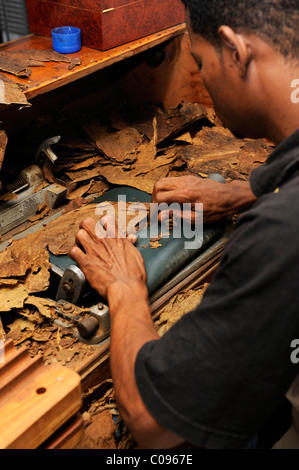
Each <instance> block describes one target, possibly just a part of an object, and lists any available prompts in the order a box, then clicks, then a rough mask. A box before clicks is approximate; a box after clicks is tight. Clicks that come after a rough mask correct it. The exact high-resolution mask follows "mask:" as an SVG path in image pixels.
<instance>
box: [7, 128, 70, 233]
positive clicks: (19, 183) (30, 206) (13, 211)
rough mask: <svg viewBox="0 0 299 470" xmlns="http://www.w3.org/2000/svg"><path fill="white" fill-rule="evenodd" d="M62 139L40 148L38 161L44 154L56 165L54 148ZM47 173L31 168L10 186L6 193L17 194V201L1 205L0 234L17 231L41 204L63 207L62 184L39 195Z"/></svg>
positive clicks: (46, 188) (46, 143) (45, 143)
mask: <svg viewBox="0 0 299 470" xmlns="http://www.w3.org/2000/svg"><path fill="white" fill-rule="evenodd" d="M59 140H60V137H59V136H57V137H52V138H51V139H48V140H46V141H44V142H42V144H41V145H40V146H39V148H38V150H37V152H36V156H35V158H36V160H37V159H38V157H39V155H40V153H41V152H43V153H44V154H45V155H46V156H47V158H49V159H50V160H51V162H54V161H56V160H57V156H56V155H55V154H54V152H53V151H52V150H51V147H50V145H52V144H53V143H57V142H58V141H59ZM44 179H45V178H44V173H43V171H42V169H41V168H40V167H39V165H38V164H34V165H31V166H29V167H27V168H25V169H24V170H22V171H21V172H20V173H19V175H18V176H17V178H16V179H15V181H13V182H11V183H9V184H7V185H6V187H5V189H6V191H8V192H9V193H13V194H14V195H15V197H14V198H13V199H10V200H8V201H4V202H2V203H1V205H0V210H1V212H0V234H1V235H4V234H5V233H7V232H9V231H10V230H13V229H14V228H15V227H18V226H19V225H21V224H22V223H23V222H26V221H27V220H28V218H29V217H31V216H33V215H35V214H36V212H37V210H38V208H39V207H40V206H41V204H43V203H46V204H47V205H48V206H49V207H50V208H51V209H53V208H55V207H57V206H58V205H59V204H61V203H62V201H63V199H64V197H65V195H66V192H67V189H66V187H65V186H63V185H62V184H59V183H58V182H57V183H53V184H49V185H48V186H46V187H44V188H42V189H40V190H39V191H36V188H37V186H38V185H39V184H41V183H42V182H43V181H44Z"/></svg>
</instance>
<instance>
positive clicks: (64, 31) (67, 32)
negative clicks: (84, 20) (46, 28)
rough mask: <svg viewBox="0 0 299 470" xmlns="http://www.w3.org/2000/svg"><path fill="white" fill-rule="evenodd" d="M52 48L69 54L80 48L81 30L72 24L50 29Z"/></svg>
mask: <svg viewBox="0 0 299 470" xmlns="http://www.w3.org/2000/svg"><path fill="white" fill-rule="evenodd" d="M52 43H53V49H54V51H56V52H61V53H62V54H71V53H73V52H78V51H80V49H81V30H80V29H79V28H75V27H74V26H62V27H60V28H55V29H52Z"/></svg>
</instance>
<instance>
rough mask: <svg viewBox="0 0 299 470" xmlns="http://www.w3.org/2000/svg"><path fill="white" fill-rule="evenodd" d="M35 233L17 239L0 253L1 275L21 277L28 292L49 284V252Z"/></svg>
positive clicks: (36, 290)
mask: <svg viewBox="0 0 299 470" xmlns="http://www.w3.org/2000/svg"><path fill="white" fill-rule="evenodd" d="M40 246H42V244H41V243H40V245H39V244H38V241H37V240H36V239H35V234H32V235H29V236H28V237H26V238H23V239H20V240H15V241H14V242H13V243H12V245H11V246H9V247H8V248H6V249H5V250H4V251H2V252H1V253H0V277H1V278H2V279H5V278H20V277H22V283H23V285H24V288H26V290H27V292H28V293H30V292H41V291H44V290H46V288H47V287H48V285H49V279H50V273H49V270H50V267H51V264H50V262H49V253H48V251H47V250H46V249H45V248H44V249H40ZM15 308H17V307H15Z"/></svg>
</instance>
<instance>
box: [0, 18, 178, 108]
mask: <svg viewBox="0 0 299 470" xmlns="http://www.w3.org/2000/svg"><path fill="white" fill-rule="evenodd" d="M185 28H186V26H185V23H182V24H180V25H178V26H174V27H171V28H168V29H165V30H163V31H160V32H158V33H155V34H151V35H149V36H147V37H145V38H142V39H138V40H136V41H132V42H130V43H127V44H124V45H122V46H118V47H115V48H113V49H110V50H108V51H99V50H96V49H90V48H88V47H82V49H81V50H80V51H79V52H77V53H74V54H69V55H68V56H69V57H71V58H79V59H80V61H81V65H79V66H75V67H74V68H73V69H72V70H69V69H68V67H69V65H70V64H69V63H62V62H47V63H45V67H32V74H31V75H30V76H29V77H28V78H19V77H16V76H14V75H12V74H8V73H6V74H4V75H6V76H7V77H9V78H10V79H12V80H14V81H15V82H16V83H21V84H23V85H26V86H27V88H26V89H25V90H24V93H25V95H26V98H27V100H29V99H32V98H34V97H36V96H38V95H41V94H44V93H47V92H48V91H51V90H54V89H56V88H59V87H62V86H64V85H66V84H68V83H71V82H74V81H75V80H78V79H80V78H82V77H85V76H87V75H90V74H92V73H94V72H97V71H98V70H101V69H104V68H106V67H108V66H110V65H112V64H115V63H117V62H120V61H122V60H124V59H126V58H129V57H132V56H134V55H136V54H138V53H140V52H144V51H146V50H148V49H151V48H153V47H155V46H157V45H159V44H162V43H164V42H166V41H168V40H170V39H172V38H174V37H176V36H178V35H179V34H182V33H183V32H184V31H185ZM23 49H43V50H45V49H47V50H53V49H52V39H51V38H47V37H43V36H37V35H33V34H30V35H28V36H25V37H23V38H20V39H16V40H14V41H10V42H7V43H4V44H1V45H0V52H4V51H13V50H23ZM66 55H67V54H66ZM1 73H2V72H1Z"/></svg>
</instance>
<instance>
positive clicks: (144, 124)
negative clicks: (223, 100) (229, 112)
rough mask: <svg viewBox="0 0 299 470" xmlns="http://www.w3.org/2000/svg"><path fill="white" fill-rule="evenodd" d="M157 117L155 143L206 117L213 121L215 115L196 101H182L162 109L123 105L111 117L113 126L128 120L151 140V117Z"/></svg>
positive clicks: (174, 135) (182, 130)
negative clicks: (169, 108) (168, 108)
mask: <svg viewBox="0 0 299 470" xmlns="http://www.w3.org/2000/svg"><path fill="white" fill-rule="evenodd" d="M154 118H156V119H157V145H158V146H160V145H162V144H163V142H164V141H170V140H171V139H174V138H176V137H177V136H179V135H181V134H184V133H185V131H186V130H187V129H188V128H190V126H192V125H194V124H195V123H198V122H200V121H202V120H203V119H208V120H209V121H210V122H211V123H214V120H215V116H214V114H213V112H212V111H210V110H208V109H207V108H206V107H205V106H202V105H200V104H197V103H190V102H187V101H183V102H182V103H181V104H180V105H179V106H177V107H176V108H173V109H171V110H169V112H167V113H166V112H165V111H163V110H162V109H161V108H160V107H157V106H143V105H142V106H140V107H137V106H133V107H132V106H130V105H125V106H123V107H122V108H121V109H120V110H119V111H118V113H114V114H113V115H112V117H111V119H112V124H113V126H115V127H117V128H122V127H123V126H124V125H125V124H124V123H126V122H130V123H131V124H132V126H134V127H135V128H136V129H137V130H138V131H139V132H140V133H141V134H143V135H145V136H146V137H147V138H148V139H150V140H152V139H153V137H154V128H153V119H154Z"/></svg>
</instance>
